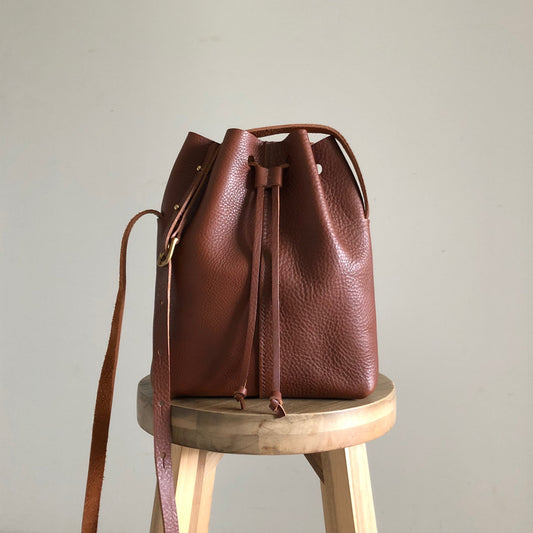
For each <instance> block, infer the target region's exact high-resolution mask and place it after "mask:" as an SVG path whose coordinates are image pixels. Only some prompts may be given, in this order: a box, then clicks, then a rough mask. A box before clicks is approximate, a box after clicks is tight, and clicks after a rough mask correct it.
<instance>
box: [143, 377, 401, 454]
mask: <svg viewBox="0 0 533 533" xmlns="http://www.w3.org/2000/svg"><path fill="white" fill-rule="evenodd" d="M152 401H153V393H152V386H151V384H150V376H147V377H145V378H144V379H143V380H141V382H140V383H139V387H138V394H137V419H138V421H139V425H140V426H141V427H142V428H143V429H144V430H145V431H147V432H148V433H150V434H153V411H152V409H153V408H152ZM283 405H284V407H285V408H286V411H287V416H284V417H283V418H275V417H274V416H273V414H272V411H270V409H269V408H268V400H265V399H260V398H249V399H246V410H245V411H241V409H240V408H239V404H238V403H237V402H236V401H235V400H234V399H233V398H177V399H175V400H173V401H172V439H173V442H174V443H175V444H180V445H182V446H188V447H189V448H198V449H201V450H210V451H214V452H221V453H241V454H257V455H281V454H296V453H315V452H322V451H327V450H333V449H337V448H346V447H348V446H355V445H356V444H361V443H363V442H368V441H370V440H373V439H375V438H377V437H380V436H381V435H383V434H384V433H386V432H387V431H388V430H389V429H390V428H391V427H392V425H393V424H394V421H395V415H396V395H395V390H394V384H393V382H392V381H391V380H390V379H389V378H387V377H386V376H384V375H383V374H380V376H379V381H378V384H377V387H376V389H375V390H374V392H373V393H372V394H371V395H370V396H368V397H367V398H364V399H362V400H322V399H312V400H309V399H293V398H287V399H284V400H283Z"/></svg>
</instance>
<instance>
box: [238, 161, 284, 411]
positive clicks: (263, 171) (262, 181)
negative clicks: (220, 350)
mask: <svg viewBox="0 0 533 533" xmlns="http://www.w3.org/2000/svg"><path fill="white" fill-rule="evenodd" d="M249 164H250V166H252V167H254V169H255V188H256V198H255V221H254V240H253V246H252V274H251V280H250V298H249V310H248V325H247V329H246V340H245V343H244V354H243V366H242V380H241V383H242V385H241V386H240V387H239V388H238V389H237V390H236V391H235V392H234V394H233V397H234V398H235V400H237V401H238V402H239V403H240V404H241V409H245V408H246V404H245V402H244V399H245V398H246V395H247V392H248V391H247V389H246V384H247V380H248V372H249V370H250V361H251V358H252V345H253V340H254V335H255V325H256V319H257V308H258V301H259V277H260V271H261V248H262V239H263V218H264V215H263V212H264V198H265V189H266V188H270V189H272V365H273V376H272V392H271V394H270V397H269V400H270V403H269V407H270V409H272V411H274V414H275V415H276V416H278V417H282V416H285V414H286V412H285V409H284V408H283V399H282V395H281V392H280V375H281V353H280V352H281V348H280V346H281V341H280V329H281V328H280V306H279V219H280V194H279V191H280V187H281V185H282V177H283V169H284V168H287V167H288V166H289V165H287V164H284V165H278V166H275V167H271V168H265V167H262V166H260V165H258V164H257V163H256V162H255V161H253V159H251V160H250V162H249Z"/></svg>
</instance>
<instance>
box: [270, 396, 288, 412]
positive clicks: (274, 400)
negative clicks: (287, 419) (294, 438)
mask: <svg viewBox="0 0 533 533" xmlns="http://www.w3.org/2000/svg"><path fill="white" fill-rule="evenodd" d="M269 399H270V404H269V407H270V409H272V411H274V414H275V415H276V416H277V417H278V418H281V417H282V416H285V415H286V414H287V413H286V412H285V409H284V407H283V400H282V398H281V392H280V391H275V392H273V393H272V394H271V395H270V398H269Z"/></svg>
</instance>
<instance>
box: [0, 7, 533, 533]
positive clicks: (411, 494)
mask: <svg viewBox="0 0 533 533" xmlns="http://www.w3.org/2000/svg"><path fill="white" fill-rule="evenodd" d="M0 43H1V44H0V62H1V65H0V77H1V83H0V106H1V117H0V128H1V140H0V150H1V153H0V166H1V185H2V189H1V191H2V192H1V200H0V201H1V212H0V228H1V229H0V231H1V235H0V261H1V276H0V283H1V302H2V306H1V308H2V317H1V321H0V323H1V346H0V357H1V369H0V385H1V388H0V403H1V408H0V409H1V411H0V417H1V418H0V424H1V425H0V449H1V463H0V468H1V470H0V491H1V492H0V531H1V532H2V533H48V532H50V533H51V532H54V533H61V532H64V533H67V532H68V533H70V532H72V531H76V530H78V529H79V524H80V520H81V511H82V503H83V495H84V488H85V476H86V469H87V461H88V451H89V439H90V430H91V423H92V411H93V405H94V398H95V394H96V385H97V379H98V375H99V371H100V366H101V363H102V360H103V354H104V351H105V346H106V342H107V334H108V331H109V324H110V319H111V314H112V306H113V301H114V296H115V291H116V285H117V271H118V247H119V242H120V237H121V233H122V230H123V227H124V226H125V224H126V222H127V220H128V219H129V217H130V216H131V215H133V214H134V213H135V212H137V211H139V210H141V209H143V208H147V207H152V208H158V207H159V205H160V201H161V197H162V194H163V189H164V186H165V183H166V180H167V177H168V174H169V171H170V168H171V166H172V164H173V162H174V159H175V157H176V155H177V152H178V150H179V148H180V146H181V144H182V142H183V140H184V138H185V135H186V134H187V132H188V131H189V130H193V131H196V132H198V133H200V134H202V135H205V136H207V137H210V138H212V139H216V140H221V139H222V137H223V135H224V132H225V130H226V129H227V128H230V127H240V128H252V127H256V126H265V125H271V124H276V123H287V122H317V123H325V124H329V125H331V126H333V127H335V128H337V129H339V130H340V131H342V132H343V133H344V134H345V135H346V137H347V138H348V139H349V141H350V143H351V146H352V147H353V149H354V150H355V152H356V154H357V155H358V158H359V162H360V165H361V168H362V170H363V173H364V175H365V178H366V181H367V186H368V190H369V195H370V203H371V220H372V238H373V247H374V248H373V250H374V264H375V283H376V298H377V313H378V327H379V346H380V365H381V371H382V372H384V373H386V374H387V375H389V376H390V377H391V378H393V379H394V381H395V383H396V385H397V389H398V420H397V424H396V426H395V428H394V429H393V430H392V431H391V432H390V433H389V434H388V435H386V436H384V437H383V438H381V439H379V440H377V441H375V442H372V443H370V444H369V446H368V450H369V458H370V466H371V473H372V481H373V490H374V498H375V505H376V513H377V521H378V527H379V530H380V531H381V532H394V533H396V532H398V533H427V532H437V531H452V532H454V533H471V532H473V531H483V532H494V533H496V532H501V531H510V532H513V533H529V532H531V531H532V530H533V506H532V505H531V501H532V500H533V453H532V449H533V445H532V438H533V417H532V415H531V411H532V408H533V401H532V395H531V393H530V390H529V389H530V386H531V383H532V378H533V349H532V348H533V335H532V324H533V283H532V273H533V239H532V229H533V214H532V209H531V199H532V197H533V186H532V182H533V176H532V174H533V154H532V147H533V127H532V124H533V58H532V53H533V4H532V3H531V2H530V1H518V0H511V1H508V2H501V1H497V0H488V1H484V2H481V1H479V2H474V1H464V0H463V1H459V0H451V1H441V2H439V1H426V2H422V1H414V0H406V1H404V2H393V1H378V2H359V1H331V2H324V1H321V2H318V1H314V0H306V1H270V2H254V1H242V0H238V1H231V2H230V1H212V2H205V1H195V2H183V1H175V2H170V1H158V2H147V1H144V2H142V1H131V0H130V1H125V0H115V1H111V2H109V1H106V2H103V1H95V2H79V1H44V0H43V1H22V0H21V1H6V0H4V1H2V2H1V3H0ZM154 256H155V224H154V222H153V221H148V220H146V221H145V222H142V223H141V224H140V225H139V227H138V228H136V230H135V233H134V236H133V238H132V242H131V246H130V255H129V265H128V273H129V280H128V281H129V286H128V296H127V303H126V314H125V322H124V332H123V342H122V346H121V357H120V361H119V367H118V377H117V388H116V402H115V406H114V411H113V418H112V427H111V434H110V445H109V455H108V470H107V473H106V480H105V483H104V494H103V503H102V513H101V531H102V532H106V531H113V532H117V531H118V532H121V531H131V532H142V531H147V530H148V524H149V518H150V513H151V506H152V497H153V490H154V479H155V478H154V472H153V460H152V444H151V438H150V437H149V436H148V435H147V434H145V433H143V432H142V431H141V430H140V429H139V428H138V426H137V423H136V418H135V395H136V385H137V381H138V380H139V379H140V378H141V377H142V376H144V375H146V374H147V373H148V372H149V365H150V358H151V320H152V309H153V283H154V274H155V265H154V261H153V258H154ZM243 530H245V531H254V532H257V533H261V532H269V533H270V532H272V531H276V532H277V533H283V532H287V533H300V532H301V533H304V532H305V533H314V532H320V531H323V522H322V514H321V500H320V490H319V484H318V479H317V478H316V476H315V474H314V473H313V471H312V470H311V468H310V467H309V466H308V465H307V464H306V462H305V460H304V458H303V457H298V456H291V457H280V458H261V457H225V458H224V459H223V461H222V462H221V464H220V466H219V469H218V474H217V480H216V486H215V497H214V504H213V512H212V528H211V531H212V532H213V533H222V532H228V533H229V532H234V531H243Z"/></svg>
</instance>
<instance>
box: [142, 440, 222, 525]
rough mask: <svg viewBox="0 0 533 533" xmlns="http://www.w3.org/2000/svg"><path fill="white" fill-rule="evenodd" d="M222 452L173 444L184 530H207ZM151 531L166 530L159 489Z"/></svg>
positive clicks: (174, 470)
mask: <svg viewBox="0 0 533 533" xmlns="http://www.w3.org/2000/svg"><path fill="white" fill-rule="evenodd" d="M222 455H223V454H221V453H215V452H209V451H206V450H196V449H194V448H185V447H184V446H177V445H175V444H173V445H172V470H173V472H174V482H175V484H176V503H177V506H178V519H179V524H180V533H207V532H208V529H209V515H210V513H211V501H212V497H213V486H214V484H215V473H216V467H217V464H218V462H219V461H220V459H221V458H222ZM150 533H163V518H162V516H161V505H160V503H159V492H158V491H157V489H156V491H155V499H154V509H153V511H152V522H151V525H150Z"/></svg>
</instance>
